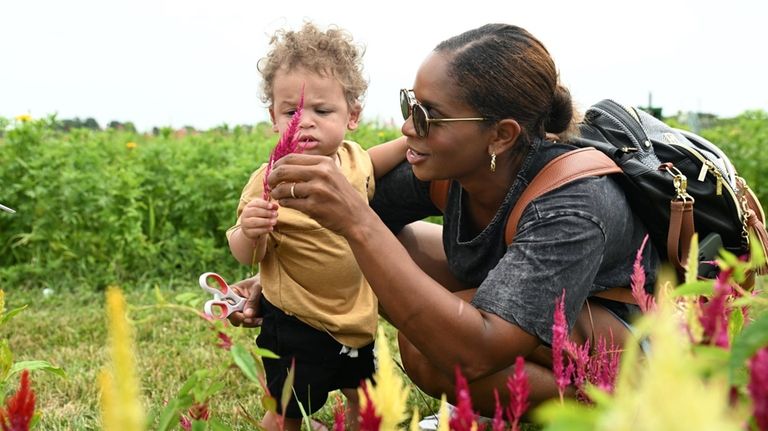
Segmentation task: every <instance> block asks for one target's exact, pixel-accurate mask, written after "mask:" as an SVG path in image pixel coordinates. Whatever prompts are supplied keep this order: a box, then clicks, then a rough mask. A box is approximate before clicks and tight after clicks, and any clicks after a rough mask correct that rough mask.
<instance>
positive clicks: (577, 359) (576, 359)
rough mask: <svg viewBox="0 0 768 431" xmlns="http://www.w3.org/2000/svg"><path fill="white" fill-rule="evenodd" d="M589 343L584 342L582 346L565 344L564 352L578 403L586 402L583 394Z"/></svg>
mask: <svg viewBox="0 0 768 431" xmlns="http://www.w3.org/2000/svg"><path fill="white" fill-rule="evenodd" d="M589 350H590V342H589V340H586V341H585V342H584V344H583V345H581V346H579V345H578V344H576V343H574V342H572V341H571V340H568V341H567V342H566V351H567V352H568V354H569V356H568V361H569V364H568V365H569V366H571V365H572V367H573V368H572V369H573V376H572V379H573V385H574V386H575V387H576V396H577V397H578V399H579V400H580V401H588V398H587V396H586V394H585V393H584V388H585V383H586V382H587V381H588V373H587V368H588V366H589V362H590V356H589Z"/></svg>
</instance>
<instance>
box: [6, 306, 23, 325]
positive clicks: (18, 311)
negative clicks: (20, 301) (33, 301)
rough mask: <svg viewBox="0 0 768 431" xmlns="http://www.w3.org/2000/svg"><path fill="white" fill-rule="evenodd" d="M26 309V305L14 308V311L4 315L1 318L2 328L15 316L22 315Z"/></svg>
mask: <svg viewBox="0 0 768 431" xmlns="http://www.w3.org/2000/svg"><path fill="white" fill-rule="evenodd" d="M25 308H27V306H26V304H25V305H22V306H21V307H18V308H14V309H13V310H11V311H9V312H7V313H5V314H3V316H2V317H0V326H2V325H5V322H7V321H9V320H11V318H13V316H15V315H17V314H19V313H21V312H22V311H23V310H24V309H25Z"/></svg>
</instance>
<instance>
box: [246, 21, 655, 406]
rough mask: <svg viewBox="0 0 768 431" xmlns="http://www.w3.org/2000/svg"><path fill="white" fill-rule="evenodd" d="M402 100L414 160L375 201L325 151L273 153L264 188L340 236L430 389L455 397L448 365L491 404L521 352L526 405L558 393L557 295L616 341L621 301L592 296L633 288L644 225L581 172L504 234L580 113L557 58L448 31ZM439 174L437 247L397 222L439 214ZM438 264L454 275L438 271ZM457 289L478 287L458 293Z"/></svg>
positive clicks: (577, 326)
mask: <svg viewBox="0 0 768 431" xmlns="http://www.w3.org/2000/svg"><path fill="white" fill-rule="evenodd" d="M401 99H402V105H403V108H404V115H405V116H406V117H407V119H406V122H405V124H404V125H403V127H402V132H403V134H404V135H405V136H406V138H407V145H408V151H407V161H408V164H403V165H401V166H400V167H398V168H397V169H395V170H394V171H392V172H391V173H390V174H388V175H387V176H385V177H384V178H382V179H381V181H379V182H378V183H377V190H376V195H375V197H374V200H373V202H372V203H371V207H369V206H368V204H367V202H365V201H364V200H363V199H360V197H359V196H357V195H356V194H355V193H354V190H353V189H352V188H351V187H350V186H349V184H348V183H347V181H346V180H345V179H344V177H343V176H342V175H341V173H340V172H339V169H338V168H337V166H335V165H334V163H333V162H332V161H331V160H329V159H327V158H323V157H318V156H308V155H300V154H297V155H290V156H287V157H285V158H284V159H282V160H281V162H280V163H279V164H278V165H276V167H275V169H274V170H273V172H272V174H271V176H270V178H269V181H270V184H271V185H272V187H273V192H272V196H273V197H274V198H275V199H278V200H279V203H280V205H282V206H285V207H289V208H294V209H297V210H299V211H302V212H305V213H307V214H309V215H310V216H312V217H313V218H315V219H316V220H317V221H318V222H319V223H320V224H322V225H324V226H325V227H326V228H328V229H331V230H333V231H335V232H337V233H338V234H340V235H342V236H344V237H345V238H346V239H347V241H348V243H349V245H350V247H351V249H352V251H353V253H354V254H355V257H356V259H357V262H358V264H359V265H360V268H361V269H362V271H363V273H364V274H365V276H366V278H367V279H368V281H369V282H370V284H371V287H372V288H373V290H374V292H375V293H376V295H377V297H378V299H379V303H380V307H381V308H382V309H383V310H384V311H385V312H386V314H387V317H388V319H389V320H390V321H391V322H392V324H393V325H394V326H395V327H396V328H397V329H398V330H399V331H400V335H399V342H400V350H401V356H402V360H403V364H404V366H405V368H406V371H407V373H408V375H409V377H411V379H412V380H413V381H414V383H416V384H417V385H418V386H419V387H420V388H421V389H423V390H424V391H425V392H427V393H429V394H431V395H434V396H439V395H440V394H442V393H445V394H447V395H448V397H449V399H450V397H451V396H452V395H453V394H454V388H453V382H454V370H455V367H456V366H457V365H458V366H459V367H460V369H461V372H462V373H463V374H464V376H466V377H467V379H468V380H469V382H470V389H471V391H472V400H473V404H474V406H475V407H476V408H478V409H479V410H480V412H481V413H482V414H486V415H492V413H493V410H494V397H493V389H494V388H497V389H499V393H500V394H505V393H507V391H506V390H504V388H505V382H506V378H507V375H509V374H510V373H511V371H512V367H513V364H514V362H515V358H516V357H517V356H523V357H524V358H525V359H526V371H527V373H528V376H529V382H530V384H531V398H530V399H531V402H532V403H534V404H536V403H539V402H541V401H543V400H545V399H548V398H551V397H553V396H555V395H556V394H557V387H556V385H555V382H554V378H553V374H552V371H551V350H550V349H549V344H550V342H551V336H552V324H553V313H554V309H555V302H556V301H557V300H559V299H560V298H561V297H562V296H563V293H564V292H565V314H566V318H567V321H568V325H569V328H571V336H572V338H573V339H574V340H575V341H577V342H582V341H583V340H586V339H591V338H593V337H599V336H603V337H606V339H608V340H610V339H611V337H612V339H613V340H614V342H615V343H616V344H619V343H622V342H623V340H624V338H625V337H626V336H627V335H628V334H629V333H628V331H627V327H626V320H627V318H628V314H627V313H628V312H629V311H630V310H629V306H627V305H625V304H620V303H611V302H609V301H605V300H597V299H592V298H590V297H591V296H593V295H594V294H596V293H598V292H600V291H602V290H606V289H608V288H612V287H616V286H629V285H630V275H631V273H632V264H633V257H634V254H635V253H636V251H637V249H638V248H639V247H640V244H641V242H642V239H643V237H644V236H645V234H646V230H645V228H644V227H643V225H642V224H641V223H640V222H639V220H638V219H637V218H636V217H635V216H634V215H633V214H632V212H631V210H630V208H629V205H628V203H627V201H626V199H625V197H624V194H623V192H622V190H621V188H620V186H619V185H618V184H616V183H615V182H614V180H612V179H611V178H608V177H589V178H585V179H581V180H578V181H575V182H572V183H569V184H567V185H565V186H563V187H561V188H559V189H556V190H554V191H552V192H550V193H547V194H545V195H543V196H541V197H539V198H537V199H535V200H534V201H533V202H532V203H531V204H530V205H529V206H528V207H527V208H526V209H525V211H524V213H523V216H522V218H521V220H520V222H519V224H518V227H517V233H516V236H515V237H514V241H513V242H512V243H511V244H510V245H507V244H506V243H505V241H504V234H503V232H504V225H505V222H506V220H507V217H508V214H509V212H510V211H511V210H512V208H513V206H514V204H515V202H516V201H517V199H518V198H519V196H520V194H521V193H522V192H523V190H524V189H525V187H526V185H527V184H528V183H529V182H530V180H531V179H532V178H533V177H534V176H535V174H536V173H537V172H538V170H539V169H540V168H541V167H542V166H543V165H544V164H546V163H547V162H548V161H550V160H551V159H553V158H554V157H556V156H557V155H559V154H562V153H564V152H566V151H568V150H569V149H572V147H571V146H569V145H566V144H563V143H560V142H558V141H566V142H567V138H568V135H569V133H571V131H572V130H573V129H574V127H573V126H574V123H575V121H574V109H573V107H572V101H571V97H570V93H569V92H568V91H567V89H565V88H564V87H563V86H561V85H560V84H559V82H558V76H557V70H556V68H555V64H554V62H553V61H552V59H551V57H550V55H549V53H548V52H547V50H546V49H545V47H544V46H543V45H542V44H541V43H540V42H539V41H538V40H537V39H536V38H534V37H533V36H532V35H531V34H529V33H528V32H527V31H525V30H524V29H522V28H520V27H516V26H512V25H505V24H489V25H485V26H482V27H480V28H477V29H474V30H470V31H467V32H465V33H463V34H460V35H458V36H455V37H453V38H450V39H448V40H446V41H444V42H442V43H441V44H439V45H438V46H437V47H436V48H435V50H434V51H433V52H432V53H430V54H429V56H428V57H427V58H426V60H425V61H424V62H423V64H422V65H421V67H420V68H419V70H418V73H417V75H416V79H415V82H414V84H413V89H412V90H403V92H401ZM554 137H557V140H555V139H552V138H554ZM442 179H449V180H452V184H451V187H450V191H449V194H448V198H447V203H446V206H445V211H444V226H443V232H442V246H443V250H444V254H442V250H439V249H437V248H436V247H435V241H434V239H435V235H434V229H431V230H429V232H426V231H427V229H425V228H424V227H423V226H418V225H417V226H411V227H408V228H405V230H404V226H406V225H408V224H409V223H411V222H414V221H416V220H420V219H422V218H424V217H426V216H429V215H435V214H439V213H440V211H439V210H438V209H437V208H436V207H435V206H434V204H433V203H432V201H431V199H430V193H429V184H430V181H433V180H442ZM292 189H293V192H294V195H295V198H294V197H293V196H292V195H291V190H292ZM393 232H394V233H395V234H399V235H400V237H401V238H403V239H404V243H405V244H406V245H407V246H408V247H409V250H411V254H409V251H408V250H406V248H405V247H404V246H403V245H402V244H401V242H400V241H398V238H397V237H396V236H395V235H394V234H393ZM644 261H645V262H650V263H649V264H648V268H646V270H647V272H648V274H649V277H648V278H649V281H648V282H649V283H653V278H654V276H653V274H654V273H655V267H656V265H657V263H658V257H656V255H655V253H654V252H653V251H651V250H650V249H648V250H647V251H646V258H645V259H644ZM446 262H447V266H446ZM420 263H421V264H422V265H421V266H420V265H419V264H420ZM446 268H447V269H449V270H450V275H452V276H453V277H454V278H455V280H452V281H448V278H449V277H446V271H445V269H446ZM456 281H458V282H456ZM461 288H469V289H476V290H464V291H461V292H458V293H457V294H454V293H452V291H456V290H459V289H461ZM248 316H249V318H251V320H252V316H253V314H252V312H251V311H249V312H248ZM241 317H242V316H238V317H236V318H235V321H238V319H240V318H241ZM502 402H506V400H502Z"/></svg>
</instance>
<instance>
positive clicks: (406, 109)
mask: <svg viewBox="0 0 768 431" xmlns="http://www.w3.org/2000/svg"><path fill="white" fill-rule="evenodd" d="M400 111H401V112H402V113H403V120H407V119H408V116H409V115H411V104H410V101H409V100H408V92H407V91H406V90H400Z"/></svg>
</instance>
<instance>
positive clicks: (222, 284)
mask: <svg viewBox="0 0 768 431" xmlns="http://www.w3.org/2000/svg"><path fill="white" fill-rule="evenodd" d="M209 278H212V279H214V280H216V283H218V284H219V289H212V288H211V286H209V285H208V279H209ZM198 281H199V283H200V287H201V288H202V289H203V290H205V291H207V292H209V293H212V294H214V295H217V294H218V295H222V296H226V295H229V292H230V288H229V285H228V284H227V282H226V281H224V278H222V277H221V276H220V275H219V274H216V273H215V272H204V273H202V274H200V279H199V280H198Z"/></svg>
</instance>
